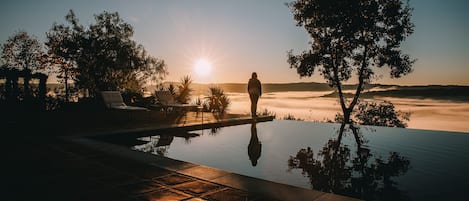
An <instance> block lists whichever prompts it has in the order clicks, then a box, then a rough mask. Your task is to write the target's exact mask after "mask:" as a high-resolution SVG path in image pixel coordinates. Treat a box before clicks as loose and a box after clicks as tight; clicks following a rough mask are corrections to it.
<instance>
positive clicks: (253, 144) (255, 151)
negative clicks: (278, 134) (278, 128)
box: [248, 122, 262, 166]
mask: <svg viewBox="0 0 469 201" xmlns="http://www.w3.org/2000/svg"><path fill="white" fill-rule="evenodd" d="M261 149H262V144H261V142H260V141H259V138H258V137H257V128H256V122H253V123H252V124H251V139H250V140H249V145H248V155H249V160H251V165H252V166H256V165H257V160H259V158H260V157H261Z"/></svg>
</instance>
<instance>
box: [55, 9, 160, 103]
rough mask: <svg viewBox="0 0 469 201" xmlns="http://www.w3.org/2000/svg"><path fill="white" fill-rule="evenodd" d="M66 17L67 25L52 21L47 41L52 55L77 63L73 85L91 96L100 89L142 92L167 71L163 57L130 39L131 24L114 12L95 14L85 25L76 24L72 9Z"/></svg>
mask: <svg viewBox="0 0 469 201" xmlns="http://www.w3.org/2000/svg"><path fill="white" fill-rule="evenodd" d="M65 18H66V21H67V22H68V23H69V24H70V25H58V24H54V25H53V26H52V28H51V30H50V31H49V32H48V33H47V36H48V39H49V42H48V43H47V44H48V45H49V48H51V53H53V56H54V57H59V58H62V60H63V61H64V62H66V63H69V64H73V66H74V65H76V76H75V77H73V79H74V80H75V83H76V85H77V86H78V87H80V88H83V89H88V90H89V91H90V93H91V94H92V95H95V94H96V93H97V92H98V91H101V90H122V89H126V90H131V91H133V92H141V88H142V85H143V84H145V83H146V82H148V81H158V80H161V79H162V78H163V77H164V76H165V75H166V74H167V71H166V64H165V63H164V61H163V60H160V59H157V58H155V57H153V56H151V55H149V54H148V53H147V51H146V50H145V49H144V47H143V46H142V45H138V44H137V43H136V42H135V41H134V40H132V36H133V33H134V31H133V28H132V26H131V25H130V24H128V23H126V22H124V21H123V20H122V19H121V18H120V17H119V14H118V13H117V12H116V13H109V12H106V11H104V12H103V13H101V14H99V15H95V16H94V18H95V20H96V22H95V23H92V24H90V25H89V27H88V28H85V27H84V26H83V25H80V24H79V22H78V19H77V18H76V16H75V14H74V12H73V11H71V10H70V12H69V13H68V14H67V16H66V17H65ZM135 85H136V86H138V87H136V86H135Z"/></svg>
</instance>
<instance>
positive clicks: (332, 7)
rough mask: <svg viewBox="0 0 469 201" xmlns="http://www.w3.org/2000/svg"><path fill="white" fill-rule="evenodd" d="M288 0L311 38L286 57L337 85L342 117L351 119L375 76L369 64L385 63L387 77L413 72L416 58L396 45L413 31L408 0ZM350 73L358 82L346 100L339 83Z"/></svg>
mask: <svg viewBox="0 0 469 201" xmlns="http://www.w3.org/2000/svg"><path fill="white" fill-rule="evenodd" d="M287 5H288V6H289V7H290V8H291V10H292V13H293V16H294V19H295V20H296V21H297V26H302V27H304V28H305V29H306V31H307V32H308V33H309V35H310V37H311V38H312V42H311V43H310V44H311V49H310V50H308V51H303V52H302V53H301V54H299V55H294V54H293V50H290V51H289V52H288V63H289V64H290V65H291V68H295V69H296V70H297V73H298V74H299V75H300V77H310V76H312V75H313V73H314V72H315V71H316V70H317V71H319V73H320V74H321V75H322V76H323V77H324V79H326V80H327V83H328V84H329V86H331V87H334V88H336V89H337V91H338V94H339V102H340V106H341V109H342V112H343V114H344V122H345V123H347V124H348V123H350V115H351V113H352V111H353V109H354V107H355V105H356V104H357V102H358V100H359V96H360V93H361V92H362V91H363V89H364V86H365V85H366V84H369V83H370V81H371V79H372V78H373V76H374V74H375V72H374V70H373V67H377V68H382V67H388V68H389V69H390V76H391V78H399V77H401V76H404V75H407V74H408V73H411V72H412V64H413V63H414V62H415V60H413V59H411V58H410V57H409V55H407V54H404V53H402V51H401V50H399V48H400V44H401V42H402V41H403V40H404V39H405V38H406V37H407V36H409V35H410V34H412V33H413V27H414V25H413V23H412V22H411V21H410V17H411V11H412V9H411V8H410V7H409V5H408V2H407V3H406V4H403V3H402V2H401V0H297V1H294V2H292V3H289V4H287ZM353 73H355V74H356V77H357V79H358V84H357V87H356V89H355V94H354V96H353V98H352V100H351V101H350V100H347V98H346V97H345V96H344V94H343V89H342V85H343V82H346V81H348V80H350V78H351V77H352V74H353Z"/></svg>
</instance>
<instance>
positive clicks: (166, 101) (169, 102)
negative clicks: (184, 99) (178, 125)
mask: <svg viewBox="0 0 469 201" xmlns="http://www.w3.org/2000/svg"><path fill="white" fill-rule="evenodd" d="M156 98H157V99H158V102H159V103H160V106H161V107H162V108H163V109H164V110H165V112H167V110H168V108H173V109H179V110H182V111H184V112H186V111H187V110H190V109H197V108H198V105H195V104H184V103H178V102H176V100H174V97H173V95H172V94H171V92H170V91H156Z"/></svg>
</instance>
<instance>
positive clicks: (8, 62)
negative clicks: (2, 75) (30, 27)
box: [1, 31, 47, 73]
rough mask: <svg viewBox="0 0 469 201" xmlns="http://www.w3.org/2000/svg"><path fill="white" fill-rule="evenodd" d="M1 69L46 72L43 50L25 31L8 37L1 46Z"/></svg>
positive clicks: (34, 38)
mask: <svg viewBox="0 0 469 201" xmlns="http://www.w3.org/2000/svg"><path fill="white" fill-rule="evenodd" d="M1 58H2V61H1V65H2V68H9V69H12V68H14V69H17V70H30V71H31V72H32V73H36V72H41V73H47V72H46V70H47V69H46V66H45V65H44V64H45V62H44V61H43V58H44V50H43V47H42V45H41V43H40V42H39V40H38V39H37V38H36V37H33V36H30V35H29V34H28V33H27V32H25V31H19V32H17V33H16V34H14V35H12V36H10V37H9V38H8V39H7V41H6V42H5V44H3V46H2V57H1Z"/></svg>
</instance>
